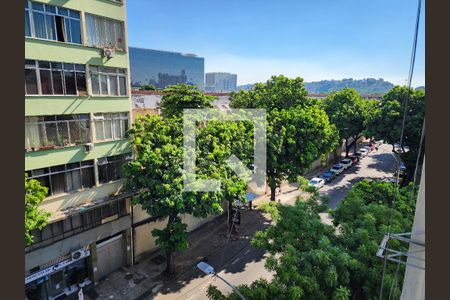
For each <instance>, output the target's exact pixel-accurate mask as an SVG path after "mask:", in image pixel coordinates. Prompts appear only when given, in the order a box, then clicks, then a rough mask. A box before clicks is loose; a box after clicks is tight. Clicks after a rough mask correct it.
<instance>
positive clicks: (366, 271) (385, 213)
mask: <svg viewBox="0 0 450 300" xmlns="http://www.w3.org/2000/svg"><path fill="white" fill-rule="evenodd" d="M394 193H395V186H394V184H393V183H390V182H381V181H369V180H363V181H361V182H359V183H357V184H356V185H355V186H354V187H353V188H352V190H351V191H350V192H349V193H348V195H347V196H346V197H345V199H344V200H343V201H342V202H341V203H340V205H339V206H338V207H337V209H336V210H335V211H333V213H332V215H333V217H334V220H333V223H334V225H335V226H338V227H339V230H340V232H341V235H340V236H339V243H340V244H341V245H342V246H343V247H345V249H347V252H348V254H349V255H350V256H351V257H352V258H354V259H355V260H356V261H357V268H356V269H355V270H354V272H353V273H352V276H351V282H350V285H349V287H350V289H351V291H352V294H353V296H354V297H355V298H354V299H378V297H379V292H380V286H381V279H382V278H381V274H382V273H383V259H381V258H379V257H377V256H376V255H375V253H376V252H377V250H378V246H379V244H380V241H381V240H382V239H383V236H384V234H385V233H386V232H387V231H388V226H389V219H390V214H391V206H392V203H393V199H394ZM414 200H415V197H414V195H412V193H411V188H410V187H405V188H401V189H400V190H399V193H398V194H397V195H396V201H395V206H394V208H393V210H392V222H391V232H393V233H402V232H409V231H411V228H412V222H413V218H414V206H415V201H414ZM389 247H390V248H392V249H397V250H398V251H408V247H407V245H406V244H405V243H400V242H399V241H396V240H391V241H390V243H389ZM386 266H387V269H386V275H385V285H384V292H383V293H384V295H386V296H387V295H389V292H390V288H391V286H392V284H393V282H394V281H395V280H396V281H397V283H396V288H395V289H394V290H393V297H394V298H398V297H399V296H400V293H401V288H402V280H403V274H404V266H401V267H400V271H399V274H398V276H397V277H395V271H396V267H397V265H396V264H395V263H389V262H388V264H387V265H386Z"/></svg>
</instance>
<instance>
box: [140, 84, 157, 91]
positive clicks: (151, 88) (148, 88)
mask: <svg viewBox="0 0 450 300" xmlns="http://www.w3.org/2000/svg"><path fill="white" fill-rule="evenodd" d="M141 91H156V87H155V86H154V85H153V84H146V85H144V86H143V87H142V88H141Z"/></svg>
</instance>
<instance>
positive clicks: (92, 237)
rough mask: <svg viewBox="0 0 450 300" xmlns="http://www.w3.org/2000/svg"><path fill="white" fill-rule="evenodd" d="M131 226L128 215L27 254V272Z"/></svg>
mask: <svg viewBox="0 0 450 300" xmlns="http://www.w3.org/2000/svg"><path fill="white" fill-rule="evenodd" d="M130 226H131V217H130V216H129V215H128V216H125V217H122V218H120V219H117V220H116V221H113V222H109V223H106V224H103V225H100V226H99V227H96V228H94V229H91V230H88V231H85V232H82V233H80V234H77V235H74V236H71V237H69V238H67V239H64V240H61V241H58V242H56V243H53V244H52V245H50V246H47V247H44V248H41V249H37V250H34V251H33V252H30V253H27V254H25V272H27V271H28V270H30V269H32V268H34V267H36V266H40V265H43V264H46V263H48V262H50V261H52V260H53V259H55V258H57V257H60V256H62V255H66V254H68V253H71V252H72V251H74V250H77V249H79V248H81V247H84V246H87V245H89V244H92V243H95V242H96V241H99V240H101V239H104V238H106V237H109V236H112V235H114V234H116V233H118V232H121V231H124V230H126V229H127V228H130Z"/></svg>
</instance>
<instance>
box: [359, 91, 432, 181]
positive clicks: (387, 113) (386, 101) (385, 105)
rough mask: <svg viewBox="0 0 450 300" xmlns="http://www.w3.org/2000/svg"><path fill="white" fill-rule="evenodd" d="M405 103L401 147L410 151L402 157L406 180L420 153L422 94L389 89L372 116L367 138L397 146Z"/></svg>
mask: <svg viewBox="0 0 450 300" xmlns="http://www.w3.org/2000/svg"><path fill="white" fill-rule="evenodd" d="M406 100H408V110H407V112H406V122H405V128H404V134H403V144H404V145H405V146H408V147H409V149H410V151H409V152H407V153H404V154H401V158H402V160H403V161H404V163H405V165H406V167H407V168H408V174H409V175H410V176H409V177H411V175H412V173H413V172H412V171H413V170H414V167H415V163H416V158H417V155H418V152H419V147H420V137H421V131H422V125H423V120H424V118H425V91H424V90H413V89H410V88H408V87H405V86H404V87H400V86H395V87H394V88H393V89H391V90H390V91H389V92H388V93H387V94H385V95H384V96H383V99H382V100H381V101H380V103H379V105H378V107H377V108H376V109H375V110H374V112H373V114H372V115H371V117H370V119H369V121H368V125H367V130H366V135H367V136H373V137H375V139H382V140H384V141H385V142H387V143H389V144H392V145H394V144H395V143H398V142H400V133H401V124H402V120H403V114H404V108H405V102H406ZM422 147H423V148H422V155H421V157H423V153H424V151H423V150H424V149H425V143H423V144H422ZM393 148H394V147H393Z"/></svg>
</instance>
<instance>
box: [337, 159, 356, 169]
mask: <svg viewBox="0 0 450 300" xmlns="http://www.w3.org/2000/svg"><path fill="white" fill-rule="evenodd" d="M340 164H341V165H343V166H344V169H346V170H347V169H348V168H350V167H351V166H352V165H353V162H352V160H351V159H350V158H344V159H343V160H341V162H340Z"/></svg>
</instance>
